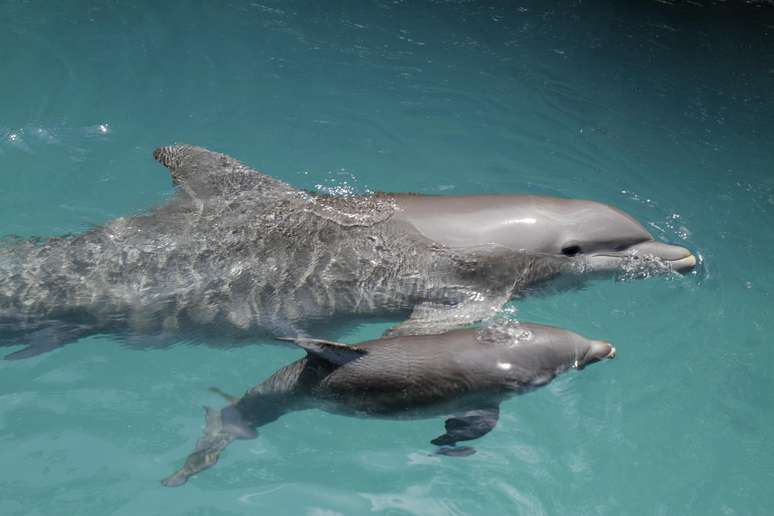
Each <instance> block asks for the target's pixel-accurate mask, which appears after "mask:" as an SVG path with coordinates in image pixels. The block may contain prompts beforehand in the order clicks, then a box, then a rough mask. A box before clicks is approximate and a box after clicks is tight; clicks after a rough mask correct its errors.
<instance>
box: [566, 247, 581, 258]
mask: <svg viewBox="0 0 774 516" xmlns="http://www.w3.org/2000/svg"><path fill="white" fill-rule="evenodd" d="M580 252H581V248H580V246H579V245H568V246H567V247H562V254H563V255H565V256H575V255H576V254H578V253H580Z"/></svg>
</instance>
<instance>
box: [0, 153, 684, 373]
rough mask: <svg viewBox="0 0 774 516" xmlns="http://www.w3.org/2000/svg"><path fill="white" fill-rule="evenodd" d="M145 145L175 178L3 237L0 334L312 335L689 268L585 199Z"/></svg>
mask: <svg viewBox="0 0 774 516" xmlns="http://www.w3.org/2000/svg"><path fill="white" fill-rule="evenodd" d="M154 157H155V158H156V160H158V161H159V162H160V163H161V164H163V165H164V166H165V167H167V169H168V170H169V172H170V174H171V177H172V182H173V184H174V185H175V188H176V191H175V194H174V196H173V197H172V198H171V199H169V201H168V202H166V203H165V204H163V205H162V206H159V207H157V208H155V209H152V210H150V211H148V212H147V213H144V214H141V215H138V216H133V217H121V218H118V219H115V220H112V221H110V222H107V223H105V224H102V225H99V226H96V227H94V228H92V229H90V230H89V231H86V232H84V233H81V234H77V235H72V236H65V237H54V238H49V239H46V240H19V239H16V240H8V241H6V242H4V243H3V244H2V245H0V345H14V344H26V346H27V347H25V348H22V349H20V350H17V351H15V352H14V353H11V354H10V355H9V356H8V358H24V357H28V356H33V355H37V354H39V353H42V352H45V351H48V350H51V349H54V348H57V347H58V346H61V345H63V344H65V343H67V342H70V341H73V340H76V339H78V338H79V337H83V336H87V335H91V334H95V333H105V332H111V333H116V334H118V335H123V336H128V337H134V336H142V337H143V338H148V337H149V336H154V337H157V338H160V339H169V340H179V339H180V338H181V337H183V338H194V339H198V338H206V339H207V340H210V339H213V338H215V337H217V338H225V339H227V340H229V341H233V340H234V339H240V338H245V337H251V336H254V335H256V334H258V333H265V334H269V335H306V334H308V333H309V329H310V327H312V325H314V324H315V323H316V322H319V321H326V320H331V318H332V317H335V316H346V315H353V314H354V315H366V314H375V315H384V314H387V315H389V314H398V315H399V314H401V313H402V314H408V319H407V320H405V322H403V323H401V324H400V325H398V326H397V327H395V328H393V330H392V333H393V334H418V333H439V332H442V331H445V330H448V329H450V328H453V327H459V326H463V325H466V324H469V323H472V322H475V321H479V320H482V319H484V318H486V317H488V316H489V315H491V313H492V311H493V310H496V309H498V308H499V307H501V306H502V305H503V304H504V303H506V302H507V301H508V300H510V299H511V298H512V297H514V296H516V295H520V294H521V293H524V292H525V291H526V290H527V289H529V288H530V287H531V286H533V285H536V284H539V283H544V282H545V281H546V280H549V279H552V278H557V277H559V276H564V277H569V278H572V280H573V281H575V280H578V281H580V280H582V279H583V278H586V277H589V275H590V274H600V273H614V272H616V271H624V270H631V269H643V270H647V271H656V272H659V271H673V270H674V271H684V270H687V269H690V268H691V267H692V266H693V265H694V264H695V263H696V259H695V258H694V256H693V255H692V254H691V253H690V252H689V251H688V250H687V249H685V248H683V247H680V246H675V245H669V244H665V243H661V242H657V241H655V240H654V239H653V237H652V235H650V234H649V233H648V232H647V231H646V230H645V228H643V226H642V225H641V224H639V223H638V222H637V221H635V220H634V219H633V218H631V217H630V216H629V215H627V214H625V213H623V212H621V211H620V210H617V209H615V208H613V207H611V206H607V205H605V204H601V203H597V202H593V201H581V200H571V199H558V198H550V197H538V196H519V195H479V196H430V195H415V194H387V193H385V194H374V195H353V196H342V197H332V196H324V195H315V194H313V193H309V192H306V191H303V190H299V189H296V188H293V187H292V186H290V185H289V184H287V183H285V182H283V181H280V180H278V179H276V178H273V177H270V176H267V175H265V174H262V173H260V172H257V171H255V170H253V169H251V168H250V167H248V166H246V165H244V164H242V163H240V162H238V161H237V160H235V159H233V158H231V157H229V156H226V155H224V154H220V153H217V152H212V151H209V150H207V149H204V148H201V147H193V146H189V145H176V146H171V147H161V148H158V149H156V150H155V151H154Z"/></svg>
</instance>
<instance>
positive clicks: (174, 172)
mask: <svg viewBox="0 0 774 516" xmlns="http://www.w3.org/2000/svg"><path fill="white" fill-rule="evenodd" d="M153 157H154V158H155V159H156V161H158V162H159V163H161V164H162V165H164V166H165V167H167V168H168V169H169V173H170V174H171V176H172V182H173V183H174V185H175V186H177V187H179V188H181V189H183V190H185V191H187V192H188V193H189V194H191V195H194V196H197V197H207V196H211V195H217V194H220V195H229V194H234V193H236V192H239V191H245V190H251V191H254V192H259V193H263V192H271V191H274V192H278V193H288V192H295V191H296V190H295V189H294V188H293V187H292V186H290V185H289V184H287V183H285V182H283V181H280V180H279V179H276V178H273V177H270V176H267V175H266V174H262V173H261V172H258V171H257V170H254V169H252V168H250V167H248V166H247V165H245V164H243V163H241V162H239V161H237V160H235V159H234V158H232V157H231V156H227V155H226V154H221V153H219V152H213V151H211V150H208V149H205V148H204V147H195V146H193V145H172V146H167V147H159V148H157V149H156V150H154V151H153Z"/></svg>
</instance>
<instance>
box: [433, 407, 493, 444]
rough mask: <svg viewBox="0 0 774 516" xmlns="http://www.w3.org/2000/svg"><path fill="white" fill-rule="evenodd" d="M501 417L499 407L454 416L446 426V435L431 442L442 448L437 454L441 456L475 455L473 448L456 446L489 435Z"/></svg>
mask: <svg viewBox="0 0 774 516" xmlns="http://www.w3.org/2000/svg"><path fill="white" fill-rule="evenodd" d="M499 417H500V407H499V406H493V407H487V408H482V409H477V410H470V411H468V412H465V413H464V414H461V415H455V416H452V417H450V418H449V419H447V420H446V422H445V424H444V425H445V427H446V433H445V434H443V435H440V436H438V437H436V438H435V439H433V440H432V441H430V442H431V443H432V444H435V445H436V446H441V447H442V448H441V449H440V450H438V452H437V453H438V454H440V455H449V456H454V457H463V456H466V455H472V454H473V453H475V450H474V449H473V448H471V447H468V446H461V447H456V446H455V445H456V444H457V443H458V442H459V441H471V440H473V439H478V438H479V437H482V436H484V435H486V434H488V433H489V432H490V431H491V430H492V429H493V428H494V427H495V425H497V420H498V419H499Z"/></svg>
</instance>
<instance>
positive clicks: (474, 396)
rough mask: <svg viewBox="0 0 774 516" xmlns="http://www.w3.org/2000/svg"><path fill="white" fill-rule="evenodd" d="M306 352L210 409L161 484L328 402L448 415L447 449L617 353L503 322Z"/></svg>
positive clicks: (360, 410) (464, 450)
mask: <svg viewBox="0 0 774 516" xmlns="http://www.w3.org/2000/svg"><path fill="white" fill-rule="evenodd" d="M296 342H297V344H298V345H299V346H300V347H302V348H303V349H305V350H306V352H307V356H306V357H305V358H302V359H300V360H297V361H296V362H293V363H292V364H290V365H288V366H286V367H283V368H282V369H280V370H279V371H277V372H276V373H274V374H273V375H272V376H271V377H269V378H268V379H267V380H266V381H264V382H263V383H261V384H259V385H257V386H255V387H253V388H252V389H250V390H249V391H248V392H247V393H246V394H245V395H244V396H242V397H241V398H239V399H234V398H232V397H228V398H229V400H230V401H231V404H230V405H229V406H227V407H225V408H223V409H221V410H214V409H207V423H206V428H205V431H204V436H203V437H202V438H201V439H200V440H199V442H198V443H197V445H196V449H195V450H194V452H193V453H191V454H190V455H189V456H188V458H187V460H186V462H185V464H184V465H183V467H182V468H181V469H180V470H178V471H177V472H176V473H174V474H172V475H171V476H169V477H167V478H166V479H164V480H163V481H162V483H164V485H167V486H178V485H181V484H183V483H184V482H186V481H187V480H188V478H189V477H190V476H192V475H194V474H196V473H198V472H200V471H202V470H204V469H206V468H208V467H210V466H212V465H213V464H215V462H217V460H218V456H219V455H220V453H221V452H222V451H223V449H225V448H226V446H228V444H229V443H231V441H233V440H235V439H250V438H254V437H256V436H257V432H256V428H258V427H260V426H263V425H266V424H268V423H270V422H272V421H275V420H276V419H278V418H279V417H281V416H282V415H283V414H286V413H288V412H293V411H296V410H305V409H309V408H321V409H323V410H327V411H329V412H334V413H342V414H348V415H359V416H374V417H387V418H422V417H437V416H446V417H447V419H446V423H445V426H446V432H445V433H444V434H442V435H440V436H439V437H437V438H435V439H433V440H432V441H431V442H432V444H435V445H438V446H442V447H443V448H441V450H439V453H442V454H445V455H469V454H471V453H473V451H474V450H473V449H472V448H470V447H456V444H457V443H459V442H462V441H469V440H473V439H477V438H479V437H481V436H483V435H485V434H487V433H488V432H489V431H491V430H492V429H493V428H494V427H495V425H496V424H497V420H498V417H499V411H500V403H501V402H502V401H503V400H504V399H506V398H508V397H509V396H511V395H513V394H521V393H524V392H526V391H529V390H532V389H535V388H537V387H540V386H542V385H546V384H547V383H549V382H550V381H551V380H552V379H553V378H554V377H555V376H556V375H558V374H560V373H562V372H564V371H566V370H568V369H572V368H578V369H582V368H584V367H585V366H587V365H588V364H591V363H594V362H598V361H600V360H603V359H606V358H613V357H615V348H614V347H613V346H612V345H610V343H608V342H605V341H599V340H589V339H586V338H585V337H582V336H580V335H578V334H576V333H573V332H571V331H567V330H563V329H560V328H554V327H551V326H543V325H537V324H523V325H517V324H513V323H510V324H504V325H498V326H493V327H490V328H485V329H482V330H476V329H463V330H454V331H451V332H447V333H444V334H441V335H419V336H416V335H414V336H401V337H388V338H382V339H377V340H373V341H369V342H364V343H361V344H358V345H355V346H345V345H343V344H337V343H333V342H328V341H320V340H316V339H303V338H301V339H297V340H296Z"/></svg>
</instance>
